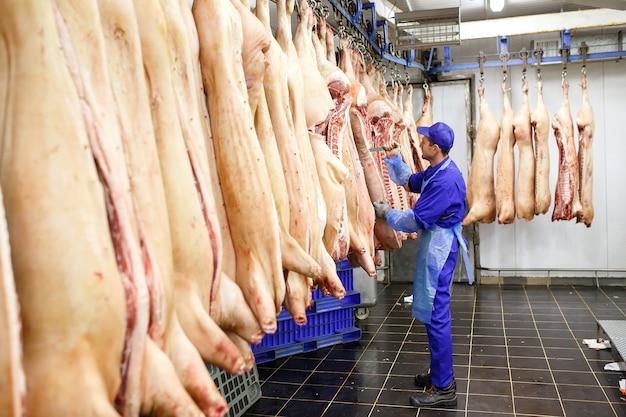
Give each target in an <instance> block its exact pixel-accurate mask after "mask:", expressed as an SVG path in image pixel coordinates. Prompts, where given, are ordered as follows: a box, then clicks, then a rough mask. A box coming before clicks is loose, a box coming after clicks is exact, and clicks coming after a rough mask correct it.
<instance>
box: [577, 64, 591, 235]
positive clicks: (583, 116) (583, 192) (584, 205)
mask: <svg viewBox="0 0 626 417" xmlns="http://www.w3.org/2000/svg"><path fill="white" fill-rule="evenodd" d="M581 85H582V90H583V91H582V104H581V107H580V110H578V113H577V114H576V127H577V128H578V169H579V170H580V181H579V190H580V203H581V211H580V212H579V213H578V215H577V218H576V222H577V223H579V222H582V223H584V224H585V225H586V226H587V227H591V222H592V221H593V215H594V210H593V142H594V139H595V138H594V135H593V134H594V130H595V121H594V117H593V108H592V107H591V102H590V101H589V93H588V92H587V77H585V76H583V77H582V84H581Z"/></svg>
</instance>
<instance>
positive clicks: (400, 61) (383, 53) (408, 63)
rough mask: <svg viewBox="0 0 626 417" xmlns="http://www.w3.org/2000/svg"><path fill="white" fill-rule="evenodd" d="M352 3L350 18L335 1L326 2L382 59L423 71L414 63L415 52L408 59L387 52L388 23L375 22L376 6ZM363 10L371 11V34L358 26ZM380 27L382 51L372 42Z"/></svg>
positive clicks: (419, 65)
mask: <svg viewBox="0 0 626 417" xmlns="http://www.w3.org/2000/svg"><path fill="white" fill-rule="evenodd" d="M354 1H355V2H356V13H355V14H354V16H351V15H350V13H348V11H347V10H346V9H344V8H343V7H342V6H341V5H340V4H339V2H338V1H337V0H328V2H329V3H330V5H331V6H333V7H334V8H335V10H337V11H338V12H339V13H341V15H342V16H343V17H344V18H346V19H347V20H348V21H349V22H350V23H351V24H352V26H353V27H354V28H355V29H356V30H357V31H358V32H359V33H360V34H361V36H363V37H364V38H365V39H367V42H368V43H369V45H370V47H371V48H372V49H373V50H374V51H376V52H377V53H378V54H379V55H380V56H381V57H382V58H384V59H386V60H388V61H391V62H394V63H396V64H400V65H404V66H407V67H410V68H417V69H419V70H421V71H425V69H424V66H423V65H421V64H419V63H417V62H415V61H414V59H415V51H410V53H409V57H408V59H403V58H398V57H396V56H394V55H392V54H390V53H389V52H388V51H389V37H388V27H387V24H388V23H387V21H386V20H376V10H375V8H376V5H375V4H374V3H371V2H367V3H363V2H362V1H361V0H354ZM364 9H366V10H367V9H369V10H371V13H372V14H371V21H372V32H371V33H365V30H364V29H363V28H362V27H361V26H360V25H359V24H358V20H359V18H360V16H361V13H362V11H363V10H364ZM380 26H382V27H383V48H382V49H381V48H379V47H378V45H376V42H375V40H374V38H375V37H376V33H377V28H378V27H380Z"/></svg>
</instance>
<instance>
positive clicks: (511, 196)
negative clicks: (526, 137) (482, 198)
mask: <svg viewBox="0 0 626 417" xmlns="http://www.w3.org/2000/svg"><path fill="white" fill-rule="evenodd" d="M502 96H503V104H504V106H503V110H502V116H501V119H500V140H499V141H498V163H497V167H496V207H497V215H498V223H500V224H507V223H513V221H515V156H514V152H513V147H514V146H515V135H514V134H513V109H512V108H511V101H510V100H509V94H508V90H507V86H506V82H503V83H502Z"/></svg>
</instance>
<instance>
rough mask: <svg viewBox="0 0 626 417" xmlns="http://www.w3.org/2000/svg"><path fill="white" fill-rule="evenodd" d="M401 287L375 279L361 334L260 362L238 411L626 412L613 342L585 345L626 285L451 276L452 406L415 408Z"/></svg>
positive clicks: (422, 347) (289, 415)
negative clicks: (252, 389) (480, 281)
mask: <svg viewBox="0 0 626 417" xmlns="http://www.w3.org/2000/svg"><path fill="white" fill-rule="evenodd" d="M410 292H411V284H410V283H399V284H391V285H384V284H380V286H379V294H378V302H377V304H376V305H375V306H373V307H371V308H370V315H369V317H368V318H367V319H365V320H357V321H355V325H356V326H358V327H359V328H360V329H361V332H362V333H361V335H362V337H361V339H360V340H359V341H356V342H352V343H347V344H345V345H334V346H329V347H325V348H322V349H319V350H316V351H312V352H307V353H302V354H297V355H293V356H291V357H286V358H279V359H276V360H274V361H271V362H266V363H262V364H258V366H257V370H258V374H259V379H260V382H261V391H262V397H261V398H260V399H259V400H258V401H257V402H256V403H255V404H253V405H252V406H251V407H250V408H249V409H248V410H247V411H246V413H245V414H244V415H243V416H242V417H269V416H274V417H351V416H355V417H356V416H358V417H379V416H381V417H387V416H393V417H435V416H436V417H479V416H480V417H578V416H580V417H583V416H584V417H595V416H598V417H626V402H624V401H623V396H622V394H621V393H620V391H619V389H618V381H619V378H620V376H621V374H620V373H617V372H610V371H605V370H604V365H605V364H606V363H608V362H613V361H614V360H615V357H614V352H611V351H610V350H592V349H588V348H586V346H585V345H583V344H582V340H583V339H585V338H594V337H595V336H596V328H597V325H596V321H595V320H596V317H597V318H618V319H626V307H625V303H624V300H626V287H608V288H596V287H584V286H563V287H558V286H551V287H545V286H541V287H537V286H522V285H504V286H492V285H486V286H471V287H470V286H468V285H466V284H459V285H457V284H454V285H453V291H452V305H451V311H452V318H453V321H452V334H453V355H454V357H453V360H454V365H453V367H454V375H455V378H456V381H457V405H456V406H455V407H452V408H421V409H418V408H415V407H412V406H411V405H410V403H409V398H410V396H411V395H413V394H415V393H417V392H419V391H421V390H423V388H417V387H416V386H415V383H414V376H415V374H416V373H423V372H426V371H427V370H428V367H429V365H430V354H429V349H428V342H427V336H426V331H425V327H424V325H423V323H421V322H419V321H416V320H414V319H413V318H412V317H411V308H410V305H409V304H404V303H400V304H398V301H401V300H402V298H403V297H404V296H405V295H408V294H410Z"/></svg>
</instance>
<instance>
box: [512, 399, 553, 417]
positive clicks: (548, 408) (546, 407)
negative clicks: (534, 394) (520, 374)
mask: <svg viewBox="0 0 626 417" xmlns="http://www.w3.org/2000/svg"><path fill="white" fill-rule="evenodd" d="M515 413H519V414H528V415H532V416H551V417H552V416H555V417H558V416H564V413H563V409H562V407H561V402H560V401H559V400H558V399H547V398H529V397H515Z"/></svg>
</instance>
